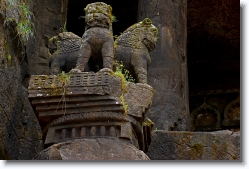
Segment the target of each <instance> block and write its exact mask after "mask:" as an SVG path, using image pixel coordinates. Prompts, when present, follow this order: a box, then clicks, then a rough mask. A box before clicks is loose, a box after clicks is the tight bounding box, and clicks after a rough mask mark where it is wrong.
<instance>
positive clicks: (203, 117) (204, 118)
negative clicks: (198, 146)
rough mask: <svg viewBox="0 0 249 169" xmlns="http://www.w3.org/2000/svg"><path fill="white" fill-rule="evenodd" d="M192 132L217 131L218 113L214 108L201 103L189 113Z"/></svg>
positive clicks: (218, 124)
mask: <svg viewBox="0 0 249 169" xmlns="http://www.w3.org/2000/svg"><path fill="white" fill-rule="evenodd" d="M191 120H192V130H193V131H212V130H219V129H220V128H221V127H220V121H221V117H220V112H219V111H218V109H217V108H215V107H214V106H211V105H208V104H207V103H205V102H204V103H203V104H202V105H201V106H199V107H197V108H196V109H195V110H194V111H193V112H192V113H191Z"/></svg>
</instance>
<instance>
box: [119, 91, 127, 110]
mask: <svg viewBox="0 0 249 169" xmlns="http://www.w3.org/2000/svg"><path fill="white" fill-rule="evenodd" d="M120 100H121V102H122V104H123V107H124V111H125V113H124V114H127V112H128V104H127V103H126V102H125V100H124V96H123V94H122V95H121V96H120Z"/></svg>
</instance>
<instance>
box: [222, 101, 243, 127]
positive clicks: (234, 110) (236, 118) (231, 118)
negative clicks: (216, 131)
mask: <svg viewBox="0 0 249 169" xmlns="http://www.w3.org/2000/svg"><path fill="white" fill-rule="evenodd" d="M222 125H223V126H231V127H232V126H239V125H240V96H238V98H237V99H235V100H233V101H232V102H230V103H229V104H228V105H227V106H226V108H225V110H224V120H223V121H222Z"/></svg>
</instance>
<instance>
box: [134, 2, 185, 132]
mask: <svg viewBox="0 0 249 169" xmlns="http://www.w3.org/2000/svg"><path fill="white" fill-rule="evenodd" d="M146 17H148V18H150V19H151V20H152V22H153V24H154V25H155V26H156V27H157V28H158V30H159V39H158V41H157V45H156V48H155V49H154V50H153V51H152V52H151V60H152V62H151V65H150V67H149V70H148V83H149V85H151V86H152V87H153V88H154V89H155V93H154V100H153V105H152V107H151V108H150V110H149V112H148V114H147V115H148V117H149V118H150V119H151V120H152V121H153V122H154V123H155V127H156V128H157V129H159V130H178V131H184V130H188V129H189V106H188V100H189V98H188V77H187V51H186V47H187V0H153V1H151V0H140V1H139V7H138V21H141V20H143V19H144V18H146Z"/></svg>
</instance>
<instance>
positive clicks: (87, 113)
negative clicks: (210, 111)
mask: <svg viewBox="0 0 249 169" xmlns="http://www.w3.org/2000/svg"><path fill="white" fill-rule="evenodd" d="M28 97H29V99H30V101H31V105H32V106H33V109H34V110H35V113H36V115H37V117H38V119H39V122H40V125H41V127H42V130H43V138H44V140H45V147H47V148H46V149H44V150H43V151H41V152H40V153H39V154H38V155H37V156H36V157H35V159H36V160H149V158H148V157H147V156H146V154H145V153H144V152H143V151H145V152H146V151H148V147H149V144H150V142H151V130H152V128H153V123H152V122H151V121H150V120H149V119H147V118H146V117H145V112H146V110H147V109H148V107H149V105H150V104H151V100H152V97H153V88H152V87H151V86H149V85H147V84H141V83H138V84H135V83H130V82H124V81H122V80H121V78H120V77H119V76H117V75H115V73H114V72H112V71H111V70H110V69H107V68H105V69H101V70H100V71H99V72H97V73H94V72H80V73H72V74H64V73H62V74H58V75H49V76H47V75H32V76H31V79H30V83H29V96H28ZM141 150H142V151H141Z"/></svg>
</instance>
